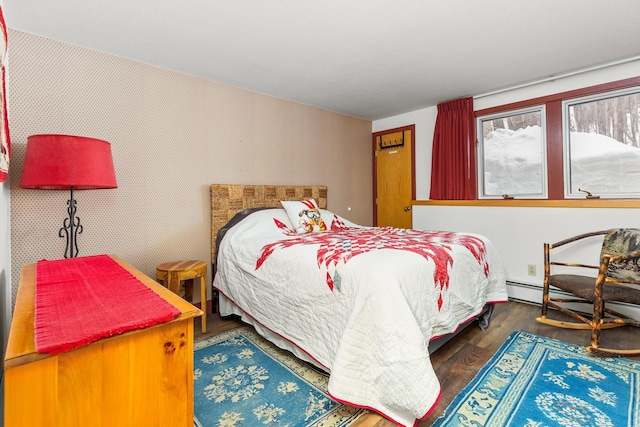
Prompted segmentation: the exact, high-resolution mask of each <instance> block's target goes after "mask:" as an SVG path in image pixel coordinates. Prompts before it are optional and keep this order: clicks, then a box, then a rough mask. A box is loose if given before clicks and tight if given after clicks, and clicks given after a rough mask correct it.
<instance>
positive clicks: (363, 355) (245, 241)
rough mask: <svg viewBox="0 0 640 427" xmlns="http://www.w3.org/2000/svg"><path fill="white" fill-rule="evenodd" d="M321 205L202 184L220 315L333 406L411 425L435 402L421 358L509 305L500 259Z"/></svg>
mask: <svg viewBox="0 0 640 427" xmlns="http://www.w3.org/2000/svg"><path fill="white" fill-rule="evenodd" d="M282 201H285V202H286V201H289V202H290V203H288V204H287V206H286V207H287V209H286V210H285V209H284V208H283V204H282V203H281V202H282ZM303 202H304V203H306V204H308V205H305V204H303V205H297V204H300V203H303ZM311 202H315V205H314V204H313V203H311ZM296 203H297V204H296ZM309 203H310V204H309ZM307 207H308V208H309V209H307ZM326 208H327V188H326V187H325V186H267V185H234V184H213V185H211V236H212V237H211V254H212V268H213V269H212V271H214V272H215V273H214V278H213V287H214V290H215V291H216V292H217V293H218V294H219V310H220V314H221V315H222V316H227V315H232V314H234V315H238V316H240V317H241V318H242V319H243V320H244V321H245V322H247V323H249V324H251V325H253V326H254V327H255V328H256V330H257V331H258V332H259V333H260V334H261V335H263V336H264V337H266V338H267V339H269V340H270V341H272V342H274V343H275V344H276V345H278V346H279V347H282V348H284V349H286V350H289V351H291V352H292V353H294V354H295V355H296V356H297V357H299V358H301V359H302V360H305V361H307V362H309V363H312V364H313V365H315V366H317V367H319V368H320V369H323V370H325V371H327V372H329V373H330V377H329V384H328V393H329V395H330V396H331V397H332V398H333V399H335V400H337V401H340V402H343V403H346V404H349V405H353V406H358V407H364V408H370V409H373V410H375V411H377V412H379V413H380V414H381V415H383V416H385V417H386V418H388V419H390V420H391V421H393V422H395V423H396V424H399V425H403V426H413V425H414V424H416V420H417V419H421V418H424V417H426V416H427V415H428V414H429V413H430V412H431V411H432V410H433V409H434V408H435V405H436V404H437V402H438V400H439V397H440V393H441V389H440V384H439V382H438V379H437V377H436V376H435V373H434V371H433V368H432V366H431V363H430V360H429V354H430V353H431V352H433V351H435V350H436V349H437V348H438V347H440V346H441V345H442V344H443V343H444V342H446V341H447V340H448V339H450V338H451V337H452V336H453V335H455V333H457V332H459V331H461V330H462V329H464V328H465V327H466V326H467V325H468V324H470V322H475V321H479V324H480V326H481V327H483V328H485V327H487V326H488V321H489V317H490V315H491V310H492V307H493V304H495V303H499V302H505V301H506V300H507V292H506V286H505V279H504V272H503V267H502V264H501V261H500V258H499V256H498V254H497V252H496V250H495V248H494V246H493V244H492V243H491V242H490V241H489V240H488V239H487V238H486V237H484V236H481V235H476V234H468V233H452V232H444V231H419V230H403V229H394V228H390V227H363V226H360V225H358V224H353V223H351V222H350V221H348V220H347V219H346V218H343V217H341V216H339V215H336V214H335V213H333V212H331V211H329V210H327V209H326ZM298 211H300V213H299V215H295V212H298ZM303 211H304V214H305V215H303V213H302V212H303ZM307 216H308V217H309V218H311V219H312V220H313V221H316V220H319V219H321V220H322V221H320V225H318V224H317V223H316V222H314V226H315V228H312V227H310V226H309V224H308V221H307V219H308V218H307ZM299 217H300V218H302V219H300V221H298V218H299ZM303 219H304V221H303ZM299 223H300V224H303V225H300V224H299ZM322 223H324V224H322ZM298 225H300V227H301V228H304V227H308V228H307V229H306V230H296V227H297V226H298ZM325 229H326V230H325ZM318 230H321V231H318Z"/></svg>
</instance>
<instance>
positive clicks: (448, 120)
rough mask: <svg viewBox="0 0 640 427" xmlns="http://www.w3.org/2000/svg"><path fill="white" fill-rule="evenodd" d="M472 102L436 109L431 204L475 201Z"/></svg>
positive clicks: (451, 104)
mask: <svg viewBox="0 0 640 427" xmlns="http://www.w3.org/2000/svg"><path fill="white" fill-rule="evenodd" d="M474 136H475V135H474V120H473V98H462V99H456V100H454V101H450V102H445V103H443V104H439V105H438V117H437V118H436V126H435V130H434V132H433V154H432V158H431V194H430V196H429V198H430V199H432V200H473V199H475V198H476V175H475V169H476V168H475V144H474V141H475V137H474Z"/></svg>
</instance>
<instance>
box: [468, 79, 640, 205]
mask: <svg viewBox="0 0 640 427" xmlns="http://www.w3.org/2000/svg"><path fill="white" fill-rule="evenodd" d="M636 86H640V76H638V77H631V78H628V79H624V80H617V81H613V82H608V83H603V84H599V85H594V86H588V87H584V88H579V89H574V90H570V91H566V92H560V93H556V94H552V95H547V96H542V97H538V98H532V99H528V100H524V101H518V102H513V103H510V104H504V105H499V106H495V107H491V108H485V109H482V110H476V111H475V112H474V116H475V118H476V119H477V118H478V117H482V116H487V115H491V114H497V113H503V114H504V113H506V112H508V111H511V110H519V109H523V108H527V107H531V106H534V105H537V104H544V105H545V106H546V120H545V121H546V142H547V146H546V152H547V199H546V200H549V201H554V200H555V201H562V200H567V201H575V202H576V203H584V202H585V199H576V198H567V197H565V194H564V186H565V181H564V142H563V120H562V102H563V101H564V100H566V99H572V98H578V97H586V96H590V95H597V94H604V93H607V92H613V91H616V90H622V89H627V88H633V87H636ZM476 167H477V166H476ZM476 173H477V171H476ZM477 200H483V199H479V198H477ZM518 200H539V199H528V198H519V199H518ZM605 200H630V201H633V204H634V205H635V204H636V202H637V203H639V204H640V199H638V198H635V197H634V198H618V199H605ZM590 202H591V201H590Z"/></svg>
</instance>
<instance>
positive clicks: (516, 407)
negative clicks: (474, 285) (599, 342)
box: [433, 331, 640, 427]
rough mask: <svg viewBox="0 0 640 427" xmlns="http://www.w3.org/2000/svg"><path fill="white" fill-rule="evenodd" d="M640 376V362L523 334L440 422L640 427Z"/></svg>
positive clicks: (438, 426)
mask: <svg viewBox="0 0 640 427" xmlns="http://www.w3.org/2000/svg"><path fill="white" fill-rule="evenodd" d="M639 379H640V363H639V362H635V361H632V360H630V359H622V358H615V359H613V358H599V357H595V356H591V355H589V354H588V353H587V352H586V350H585V348H584V347H581V346H576V345H572V344H567V343H565V342H562V341H558V340H553V339H550V338H545V337H541V336H537V335H533V334H530V333H527V332H521V331H517V332H514V333H513V334H511V336H510V337H509V338H508V339H507V341H506V342H505V343H504V344H503V345H502V347H500V349H499V350H498V352H497V353H496V354H495V355H494V356H493V357H492V358H491V360H490V361H489V362H488V363H487V364H486V365H485V366H484V367H483V368H482V370H481V371H480V372H479V373H478V374H477V375H476V377H475V378H474V379H473V380H472V381H471V383H470V384H469V385H467V387H466V388H465V389H464V390H463V391H462V392H461V393H460V394H459V395H458V396H457V397H456V399H455V400H454V401H453V402H452V403H451V404H450V405H449V407H448V408H447V410H446V412H445V415H443V416H442V417H441V418H440V419H438V420H437V421H436V422H435V423H434V424H433V426H434V427H444V426H492V427H500V426H519V427H520V426H525V427H551V426H563V427H565V426H571V427H574V426H575V427H583V426H594V427H621V426H639V425H640V413H639V411H640V405H639V402H640V391H639V390H638V386H639Z"/></svg>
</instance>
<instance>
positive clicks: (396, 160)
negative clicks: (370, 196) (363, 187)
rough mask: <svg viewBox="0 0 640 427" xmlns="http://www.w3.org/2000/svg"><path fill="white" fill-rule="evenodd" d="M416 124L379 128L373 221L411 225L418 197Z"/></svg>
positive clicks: (406, 226)
mask: <svg viewBox="0 0 640 427" xmlns="http://www.w3.org/2000/svg"><path fill="white" fill-rule="evenodd" d="M414 135H415V125H410V126H405V127H401V128H396V129H389V130H386V131H381V132H376V133H374V134H373V150H374V154H375V155H374V159H375V160H374V186H373V190H374V207H373V211H374V224H375V225H377V226H379V227H383V226H391V227H398V228H411V224H412V220H411V215H412V214H411V202H412V200H413V199H415V173H414V166H413V165H414V147H415V143H414Z"/></svg>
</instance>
